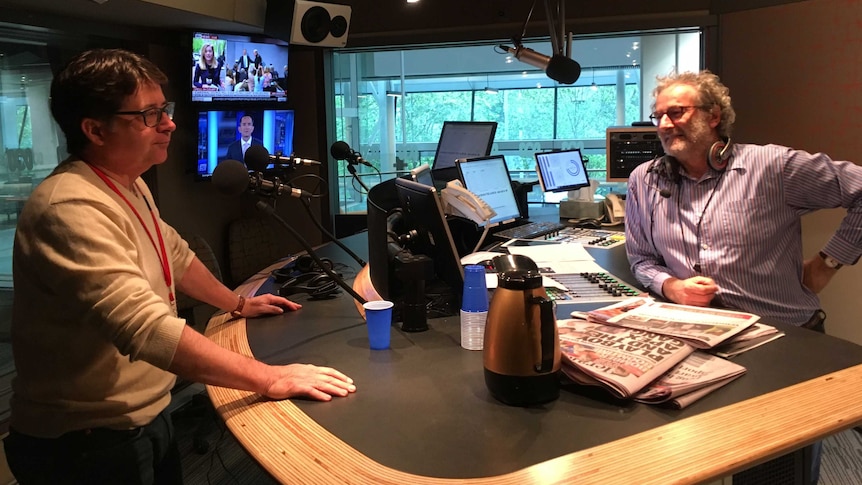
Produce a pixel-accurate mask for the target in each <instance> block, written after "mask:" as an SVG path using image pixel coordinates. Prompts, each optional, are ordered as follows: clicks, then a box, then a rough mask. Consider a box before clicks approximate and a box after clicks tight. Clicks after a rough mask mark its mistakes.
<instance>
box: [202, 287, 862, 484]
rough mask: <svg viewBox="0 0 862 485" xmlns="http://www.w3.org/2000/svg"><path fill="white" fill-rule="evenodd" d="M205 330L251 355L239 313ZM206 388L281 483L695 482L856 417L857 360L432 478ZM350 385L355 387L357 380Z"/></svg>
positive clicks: (263, 404)
mask: <svg viewBox="0 0 862 485" xmlns="http://www.w3.org/2000/svg"><path fill="white" fill-rule="evenodd" d="M259 285H260V282H256V283H255V282H252V283H250V284H247V285H243V286H241V287H240V289H239V291H240V292H243V293H245V294H249V295H250V294H253V293H254V291H256V288H257V286H259ZM357 318H359V317H358V316H357ZM206 335H207V337H209V338H210V339H211V340H213V341H214V342H216V343H218V344H219V345H222V346H223V347H226V348H229V349H231V350H233V351H236V352H239V353H241V354H244V355H248V356H251V355H252V353H251V349H250V348H249V345H248V338H247V335H246V324H245V320H234V321H230V320H229V317H228V316H227V315H218V316H216V317H213V318H212V319H211V320H210V323H209V325H208V326H207V329H206ZM207 390H208V392H209V396H210V399H212V401H213V404H214V405H215V407H216V409H217V411H218V412H219V414H220V415H221V416H222V418H223V419H224V420H225V422H226V423H227V426H228V428H229V429H230V430H231V432H232V433H233V434H234V436H236V438H237V440H238V441H239V442H240V443H241V444H242V446H244V447H245V448H246V450H247V451H248V452H249V453H250V454H251V455H252V456H253V457H254V458H255V459H256V460H257V461H258V462H259V463H260V464H261V465H262V466H263V467H264V468H265V469H266V470H267V471H268V472H269V473H270V474H272V476H273V477H274V478H276V479H277V480H279V481H281V482H284V483H311V482H316V483H359V484H393V485H394V484H402V483H414V484H417V485H422V484H442V483H465V484H485V483H495V484H502V485H508V484H511V485H514V484H553V483H577V484H591V483H597V484H603V485H607V484H614V483H621V484H629V483H640V484H650V483H655V484H668V483H701V482H704V481H708V480H712V479H717V478H721V477H724V476H727V475H730V474H732V473H735V472H737V471H740V470H743V469H746V468H748V467H750V466H752V465H755V464H758V463H761V462H764V461H767V460H769V459H771V458H774V457H777V456H780V455H782V454H785V453H787V452H790V451H793V450H796V449H798V448H801V447H803V446H805V445H807V444H810V443H812V442H815V441H817V440H818V439H821V438H823V437H825V436H828V435H830V434H833V433H837V432H839V431H842V430H844V429H847V428H850V427H852V426H854V425H855V424H856V423H857V422H860V421H862V365H857V366H854V367H850V368H847V369H843V370H840V371H837V372H834V373H832V374H828V375H825V376H822V377H819V378H817V379H812V380H809V381H806V382H802V383H800V384H797V385H795V386H791V387H788V388H785V389H780V390H778V391H775V392H772V393H769V394H765V395H763V396H758V397H756V398H753V399H749V400H747V401H743V402H739V403H736V404H733V405H730V406H726V407H724V408H721V409H716V410H713V411H710V412H706V413H702V414H698V415H696V416H692V417H690V418H687V419H683V420H680V421H677V422H674V423H670V424H667V425H664V426H661V427H658V428H654V429H652V430H649V431H645V432H643V433H639V434H636V435H632V436H629V437H626V438H623V439H619V440H617V441H613V442H611V443H607V444H604V445H600V446H596V447H593V448H589V449H586V450H582V451H579V452H575V453H570V454H568V455H564V456H560V457H557V458H554V459H552V460H548V461H546V462H543V463H539V464H536V465H533V466H530V467H527V468H524V469H522V470H518V471H515V472H512V473H509V474H506V475H501V476H496V477H484V478H474V479H441V478H434V477H425V476H419V475H413V474H410V473H405V472H401V471H398V470H395V469H392V468H389V467H386V466H384V465H381V464H379V463H377V462H376V461H374V460H372V459H370V458H368V457H366V456H365V455H363V454H362V453H360V452H359V451H357V450H356V449H354V448H352V447H350V446H349V445H347V444H346V443H344V442H343V441H341V440H340V439H339V438H338V437H337V436H335V435H334V434H332V433H330V432H329V431H328V430H326V429H325V428H323V427H322V426H320V425H319V424H318V423H317V422H315V421H314V420H312V419H311V418H309V417H308V416H307V415H306V414H305V413H303V412H302V411H301V410H300V409H299V408H297V407H296V406H295V405H294V404H293V403H292V402H290V401H269V400H266V399H263V398H261V397H260V396H259V395H257V394H254V393H249V392H246V391H237V390H234V389H225V388H221V387H214V386H207ZM357 392H362V389H361V384H360V386H359V389H358V391H357ZM347 399H349V398H347ZM577 431H578V430H572V433H577Z"/></svg>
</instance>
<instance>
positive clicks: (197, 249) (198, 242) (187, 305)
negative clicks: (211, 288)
mask: <svg viewBox="0 0 862 485" xmlns="http://www.w3.org/2000/svg"><path fill="white" fill-rule="evenodd" d="M184 239H185V240H186V241H187V242H188V243H189V248H190V249H191V250H192V251H194V253H195V255H197V257H198V259H200V260H201V262H202V263H203V264H204V266H206V267H207V269H209V270H210V272H211V273H212V274H213V275H214V276H215V277H216V279H218V280H219V281H222V274H221V269H220V268H219V263H218V260H217V259H216V257H215V253H214V252H213V250H212V247H210V245H209V243H207V241H206V239H204V238H203V237H201V236H199V235H197V234H194V235H191V236H188V237H185V236H184ZM204 308H208V309H209V310H210V311H208V312H206V313H205V315H207V318H205V319H202V320H201V322H198V321H197V319H196V314H197V313H199V312H198V311H196V310H200V311H202V310H203V309H204ZM215 311H216V308H214V307H212V306H210V305H207V304H206V303H202V302H200V301H198V300H195V299H194V298H192V297H190V296H188V295H186V294H184V293H182V292H177V314H178V316H179V317H180V318H183V319H185V320H186V322H187V323H188V324H189V325H190V326H192V327H196V326H199V325H200V326H203V325H206V322H207V321H208V320H209V318H208V317H209V315H212V313H214V312H215ZM199 330H201V331H203V328H199ZM191 384H192V382H190V381H187V380H185V379H177V383H176V384H175V385H174V388H173V389H171V394H176V393H178V392H180V391H182V390H183V389H185V388H187V387H188V386H190V385H191ZM173 416H174V419H177V420H180V419H192V420H194V421H195V422H196V426H195V431H194V436H193V439H192V443H193V444H192V446H193V448H194V450H195V451H196V452H197V453H199V454H204V453H206V452H207V450H208V449H209V442H207V439H206V436H207V434H208V433H209V430H210V429H211V428H210V426H211V425H212V424H214V423H218V416H217V415H216V412H215V409H214V408H213V407H212V404H211V403H210V402H209V399H208V398H207V397H206V395H205V394H204V393H197V394H195V395H193V396H192V398H191V402H190V403H188V404H187V405H183V406H182V407H180V408H179V409H178V410H177V411H176V412H175V413H174V414H173Z"/></svg>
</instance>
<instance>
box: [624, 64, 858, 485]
mask: <svg viewBox="0 0 862 485" xmlns="http://www.w3.org/2000/svg"><path fill="white" fill-rule="evenodd" d="M653 95H654V97H655V105H654V109H655V111H653V113H652V114H651V115H650V119H651V120H652V121H653V123H654V124H655V125H656V126H657V127H658V136H659V138H660V140H661V143H662V147H663V148H664V151H665V155H664V156H663V157H660V158H657V159H656V160H653V161H650V162H647V163H644V164H642V165H640V166H639V167H637V168H636V169H635V170H634V171H633V172H632V174H631V176H630V177H629V182H628V196H627V198H626V251H627V253H628V258H629V262H630V263H631V266H632V272H633V273H634V274H635V276H636V277H637V279H638V281H639V282H640V283H641V284H642V285H644V286H645V287H647V288H649V289H650V290H651V291H652V292H654V293H656V294H658V295H661V296H663V297H664V298H665V299H667V300H670V301H673V302H676V303H681V304H686V305H697V306H708V305H712V306H719V307H729V308H737V309H740V310H744V311H747V312H751V313H755V314H757V315H760V316H761V317H763V318H764V319H766V321H779V322H784V323H788V324H791V325H797V326H805V327H810V328H814V329H817V330H819V331H823V322H824V319H825V314H824V313H823V312H822V311H821V310H820V301H819V298H818V297H817V293H819V292H820V291H821V290H822V289H823V288H824V287H825V286H826V285H827V284H828V283H829V281H830V280H831V279H832V277H833V276H834V275H835V273H836V272H837V271H838V270H839V268H841V266H842V265H844V264H855V263H856V261H857V260H858V259H859V256H860V255H862V167H859V166H857V165H856V164H854V163H852V162H847V161H835V160H832V159H831V158H829V157H828V156H826V155H824V154H822V153H816V154H811V153H808V152H804V151H801V150H794V149H792V148H788V147H783V146H777V145H764V146H761V145H751V144H740V143H732V142H731V139H730V134H731V130H732V128H733V123H734V121H735V118H736V113H735V112H734V109H733V106H732V105H731V100H730V91H729V89H728V88H727V87H726V86H724V85H723V84H722V83H721V82H720V81H719V79H718V77H717V76H715V75H714V74H712V73H710V72H709V71H703V72H700V73H690V72H687V73H680V74H672V75H670V76H667V77H663V78H659V79H658V83H657V85H656V88H655V90H654V91H653ZM837 207H843V208H845V209H847V214H846V216H845V217H844V220H843V221H842V222H841V225H840V226H839V228H838V230H837V231H836V232H835V234H833V235H832V237H831V239H830V240H829V241H828V242H827V244H826V245H825V246H823V248H822V250H821V251H820V252H819V253H818V254H815V255H813V256H812V257H809V258H808V259H803V252H802V227H801V226H802V222H801V217H802V215H803V214H807V213H809V212H812V211H814V210H817V209H827V208H837ZM814 465H815V466H814V468H813V480H814V481H813V483H816V482H817V475H818V468H819V453H817V459H816V460H815V463H814Z"/></svg>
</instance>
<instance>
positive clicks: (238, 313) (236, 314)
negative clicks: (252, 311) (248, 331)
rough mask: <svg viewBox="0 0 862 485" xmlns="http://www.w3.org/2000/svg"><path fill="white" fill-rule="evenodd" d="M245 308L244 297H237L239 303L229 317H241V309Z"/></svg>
mask: <svg viewBox="0 0 862 485" xmlns="http://www.w3.org/2000/svg"><path fill="white" fill-rule="evenodd" d="M244 306H245V297H244V296H242V295H239V303H237V305H236V310H234V311H232V312H230V316H231V317H233V318H240V317H241V316H242V307H244Z"/></svg>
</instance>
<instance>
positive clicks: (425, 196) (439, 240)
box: [395, 179, 464, 295]
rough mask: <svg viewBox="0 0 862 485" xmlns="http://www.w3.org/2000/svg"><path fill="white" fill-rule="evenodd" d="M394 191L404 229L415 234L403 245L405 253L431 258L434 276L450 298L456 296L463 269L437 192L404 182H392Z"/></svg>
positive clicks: (462, 285) (398, 180) (401, 180)
mask: <svg viewBox="0 0 862 485" xmlns="http://www.w3.org/2000/svg"><path fill="white" fill-rule="evenodd" d="M395 189H396V190H397V191H398V199H399V200H400V201H401V212H402V215H403V217H404V225H405V226H406V227H407V228H409V229H411V230H413V231H416V235H415V236H414V237H413V238H412V239H411V240H410V242H408V243H407V249H408V250H409V251H410V252H411V253H413V254H414V255H415V254H424V255H425V256H428V257H429V258H431V260H433V261H434V274H435V276H436V277H437V278H438V279H439V280H441V281H442V282H444V283H446V285H447V286H448V288H449V289H450V290H451V291H453V292H454V294H456V295H460V294H461V291H462V290H463V287H464V268H463V267H461V260H460V258H459V257H458V251H457V250H456V249H455V241H454V240H453V239H452V233H451V232H450V231H449V224H448V222H446V215H445V214H444V213H443V205H442V204H441V203H440V197H438V196H437V190H436V189H435V188H434V187H431V186H428V185H424V184H420V183H417V182H413V181H412V180H407V179H395Z"/></svg>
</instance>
